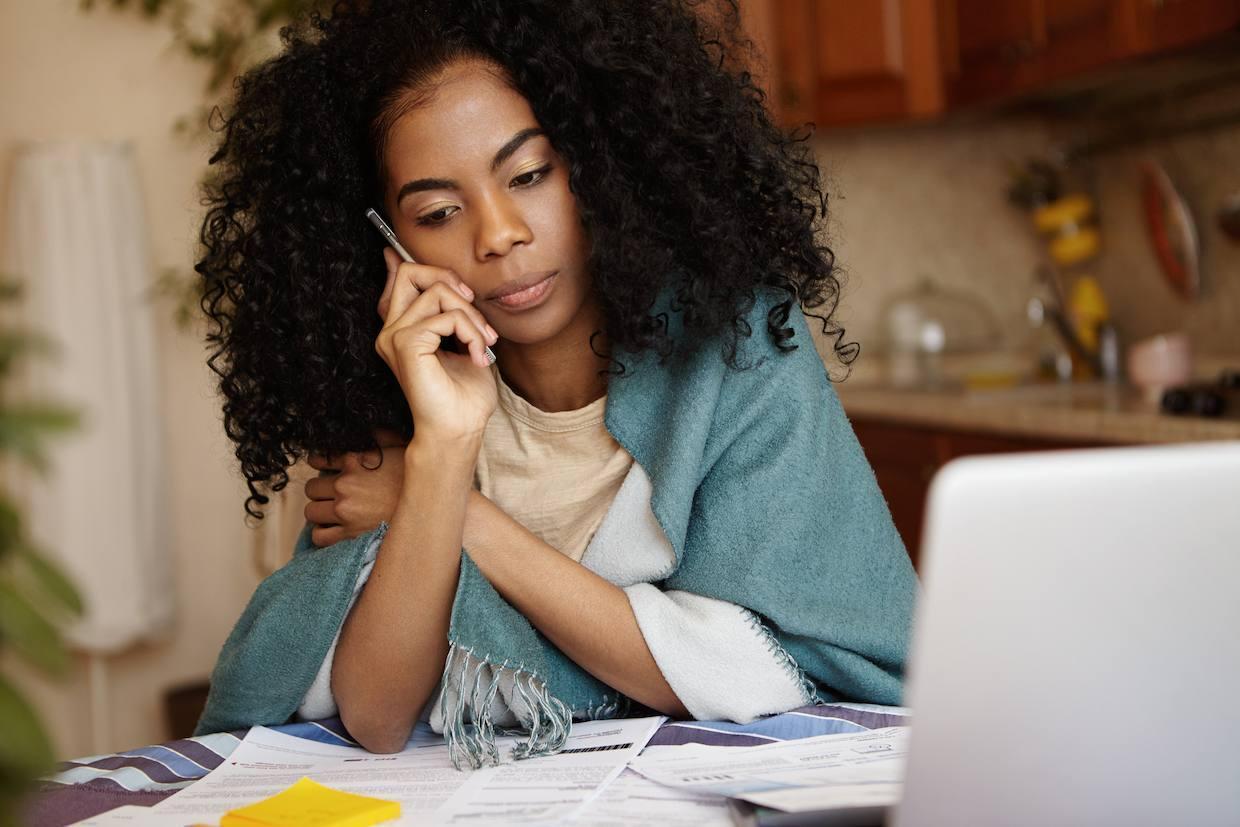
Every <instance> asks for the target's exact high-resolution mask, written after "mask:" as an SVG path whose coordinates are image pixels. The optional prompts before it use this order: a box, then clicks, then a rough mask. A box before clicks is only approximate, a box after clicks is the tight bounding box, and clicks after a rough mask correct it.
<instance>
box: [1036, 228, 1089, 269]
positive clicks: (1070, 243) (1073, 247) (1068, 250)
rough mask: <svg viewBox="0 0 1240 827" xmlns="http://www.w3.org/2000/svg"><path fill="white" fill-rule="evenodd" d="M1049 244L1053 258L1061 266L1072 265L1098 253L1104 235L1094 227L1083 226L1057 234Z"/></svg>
mask: <svg viewBox="0 0 1240 827" xmlns="http://www.w3.org/2000/svg"><path fill="white" fill-rule="evenodd" d="M1048 246H1049V248H1050V251H1051V258H1053V259H1054V260H1055V263H1056V264H1058V265H1059V266H1060V267H1071V266H1072V265H1074V264H1080V263H1081V262H1082V261H1089V260H1090V259H1091V258H1093V257H1094V256H1096V255H1098V250H1099V249H1101V247H1102V236H1100V235H1099V234H1098V231H1097V230H1095V229H1094V228H1092V227H1081V228H1079V229H1077V230H1076V231H1075V232H1071V233H1065V234H1064V235H1060V236H1056V237H1055V238H1053V239H1052V240H1051V243H1050V244H1049V245H1048Z"/></svg>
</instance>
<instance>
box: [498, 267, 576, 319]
mask: <svg viewBox="0 0 1240 827" xmlns="http://www.w3.org/2000/svg"><path fill="white" fill-rule="evenodd" d="M559 275H560V274H559V272H555V273H552V274H551V275H549V276H547V277H546V278H545V279H543V280H542V281H540V282H538V284H535V285H533V286H531V287H527V288H525V289H524V290H521V291H519V292H517V293H509V294H508V295H507V296H500V297H498V298H494V299H491V301H493V302H495V303H496V304H498V305H499V306H500V307H503V308H505V309H507V310H529V309H530V308H532V307H536V306H538V305H539V304H541V303H542V302H543V300H544V299H546V298H547V296H549V295H551V288H553V287H554V286H555V282H556V278H557V277H558V276H559Z"/></svg>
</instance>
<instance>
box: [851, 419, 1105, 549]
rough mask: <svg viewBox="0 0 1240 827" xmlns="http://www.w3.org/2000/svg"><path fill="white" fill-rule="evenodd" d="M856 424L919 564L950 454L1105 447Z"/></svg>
mask: <svg viewBox="0 0 1240 827" xmlns="http://www.w3.org/2000/svg"><path fill="white" fill-rule="evenodd" d="M852 424H853V430H854V431H855V432H856V434H857V439H858V440H859V441H860V443H861V447H862V449H863V450H864V451H865V455H866V458H867V459H868V460H869V461H870V465H871V466H872V467H873V469H874V476H875V477H876V478H877V480H878V487H879V488H881V489H882V492H883V496H884V497H885V498H886V499H887V506H888V508H890V509H891V517H892V519H893V520H894V521H895V524H896V529H897V530H898V531H899V532H900V537H901V538H902V539H903V540H904V545H905V547H906V548H908V553H909V557H911V558H912V560H913V565H914V567H916V566H917V565H918V562H919V561H918V554H919V552H920V549H921V530H922V523H923V521H924V518H925V505H926V494H927V492H928V491H929V489H930V480H931V479H933V478H934V475H935V473H937V472H938V470H939V468H941V467H942V466H943V465H944V464H946V463H947V462H948V461H949V460H953V459H956V458H957V457H966V456H975V455H979V454H1007V453H1016V452H1022V451H1054V450H1062V449H1066V448H1095V447H1099V445H1098V444H1097V443H1087V442H1066V441H1062V440H1049V439H1035V438H1020V437H1007V436H995V435H992V434H981V433H974V432H970V431H953V430H946V429H937V428H923V427H917V426H911V425H900V424H894V423H890V422H885V421H881V420H873V419H864V418H855V419H854V420H853V423H852Z"/></svg>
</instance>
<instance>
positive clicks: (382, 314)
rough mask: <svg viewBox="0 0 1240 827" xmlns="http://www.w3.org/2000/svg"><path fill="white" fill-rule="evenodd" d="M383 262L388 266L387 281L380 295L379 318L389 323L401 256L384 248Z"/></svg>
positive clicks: (390, 249)
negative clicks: (390, 306)
mask: <svg viewBox="0 0 1240 827" xmlns="http://www.w3.org/2000/svg"><path fill="white" fill-rule="evenodd" d="M383 262H384V264H385V265H386V266H387V280H386V281H385V282H384V283H383V292H382V293H381V294H380V295H379V304H378V311H379V318H380V319H382V320H384V321H387V314H388V304H389V303H390V302H391V300H392V285H393V284H394V283H395V281H396V270H397V268H398V267H399V266H400V255H399V254H398V253H397V252H396V251H395V250H393V249H392V248H391V247H384V248H383Z"/></svg>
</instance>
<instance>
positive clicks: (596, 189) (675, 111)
mask: <svg viewBox="0 0 1240 827" xmlns="http://www.w3.org/2000/svg"><path fill="white" fill-rule="evenodd" d="M280 39H281V42H282V44H283V48H282V49H281V51H280V53H279V54H278V55H277V56H276V57H274V58H272V59H271V60H269V61H267V62H265V63H263V64H261V65H259V66H257V67H255V68H254V69H252V70H250V71H249V72H248V73H246V74H245V75H243V76H242V77H240V78H238V79H237V81H236V84H235V86H236V94H235V96H234V99H233V102H232V104H231V105H230V107H229V111H228V114H223V113H221V112H219V111H218V110H217V111H216V113H214V115H215V117H214V118H213V123H212V127H213V129H215V130H217V131H219V132H221V133H222V136H221V138H220V141H219V144H218V146H217V148H216V150H215V152H214V153H213V154H212V156H211V158H210V163H211V164H212V165H219V166H218V167H215V168H213V169H212V170H211V174H210V176H209V177H208V179H207V183H205V184H204V187H203V200H202V203H203V204H204V206H206V207H207V211H206V215H205V218H204V220H203V225H202V231H201V243H202V253H201V258H200V259H199V260H198V261H197V262H196V264H195V270H196V271H197V272H198V273H199V274H200V275H201V276H202V279H203V285H202V286H203V298H202V302H201V306H202V309H203V311H204V312H205V313H206V315H207V317H208V319H209V320H210V323H211V325H210V329H209V331H208V334H207V337H206V340H207V342H208V344H209V346H210V358H209V359H208V364H209V366H210V367H211V369H212V370H213V371H214V372H215V373H216V374H217V375H218V376H219V377H220V382H219V387H220V391H221V393H222V395H223V397H224V427H225V432H226V433H227V435H228V437H229V438H230V439H232V440H233V442H234V443H235V444H236V446H237V447H236V456H237V458H238V459H239V460H240V461H241V470H242V473H243V474H244V476H245V478H246V481H247V484H248V486H249V490H250V496H249V498H248V499H247V500H246V503H245V509H246V511H247V513H248V514H250V515H251V516H253V517H254V518H256V519H262V517H263V514H262V511H261V510H260V509H259V508H258V507H257V506H261V505H264V504H266V503H267V502H268V498H267V497H266V496H264V494H263V493H262V492H261V491H260V489H259V486H262V485H265V486H267V487H268V488H269V490H271V491H280V490H281V489H283V488H284V487H285V486H286V485H287V484H288V480H289V477H288V474H287V469H288V468H289V467H290V466H291V465H292V464H294V463H295V462H297V461H298V460H299V459H300V458H301V457H303V456H304V455H305V454H307V453H309V452H322V453H326V454H337V453H342V452H346V451H361V450H369V449H373V448H374V447H376V442H375V437H374V433H373V431H374V429H375V428H378V427H386V428H390V429H393V430H395V431H397V432H398V433H402V434H404V435H405V436H410V435H411V433H412V427H411V423H410V422H409V419H410V417H409V412H408V404H407V402H406V401H405V399H404V397H403V395H402V393H401V391H400V387H399V385H398V383H397V382H396V379H395V377H394V376H393V375H392V372H391V371H390V370H389V368H388V367H387V366H386V365H385V364H384V362H383V361H382V360H381V359H380V358H379V356H378V354H377V353H376V351H375V347H374V341H375V338H376V336H377V335H378V332H379V330H380V328H381V326H382V323H381V320H380V319H379V317H378V315H377V313H376V312H375V306H376V302H377V300H378V296H379V293H380V292H381V290H382V288H383V284H384V281H385V278H386V271H385V268H384V266H383V264H382V261H383V259H382V255H381V249H382V246H383V240H382V238H381V237H380V236H379V235H378V234H377V233H376V232H375V231H374V228H373V227H371V226H370V225H369V224H368V223H367V222H366V220H365V219H364V217H363V214H364V212H365V208H366V207H367V206H369V205H371V204H374V203H379V202H381V197H380V195H379V194H380V193H381V192H382V188H381V186H380V179H379V174H380V173H379V171H380V169H381V166H380V164H379V159H380V158H381V157H382V144H383V140H384V136H385V130H386V127H387V125H388V123H389V122H390V120H391V117H390V115H391V111H392V107H393V104H394V102H395V101H396V100H398V99H399V97H400V95H401V93H402V92H405V91H408V90H410V89H416V88H418V87H419V85H420V84H422V83H425V82H426V81H427V80H428V79H430V78H433V77H434V76H435V73H436V72H437V71H439V70H441V69H443V68H445V67H446V66H447V65H448V64H449V63H451V62H453V61H454V60H457V59H460V58H465V57H470V58H479V57H481V58H484V59H487V60H489V61H491V62H493V63H494V64H496V65H498V66H499V67H501V68H502V69H503V70H504V72H505V73H506V75H507V78H508V79H509V81H510V82H511V83H512V84H513V85H514V87H515V88H516V89H518V90H519V91H520V92H521V93H522V94H523V95H524V96H525V97H526V98H527V99H528V100H529V103H530V106H531V108H532V110H533V112H534V114H535V116H536V117H537V119H538V121H539V124H540V125H541V126H542V128H543V129H544V130H545V131H546V134H547V136H548V138H549V139H550V141H551V143H552V145H553V146H554V147H555V149H556V150H557V151H558V152H559V153H560V155H561V156H562V157H563V158H564V160H565V163H566V164H567V165H568V169H569V186H570V188H571V190H572V192H573V193H574V194H575V196H576V198H577V201H578V204H579V208H580V212H581V218H582V221H583V223H584V225H585V229H586V231H587V234H588V236H589V238H590V241H591V250H590V259H589V263H588V268H589V272H590V273H591V277H592V279H593V284H594V286H595V292H596V295H597V296H598V300H599V302H600V305H601V310H602V313H603V318H604V320H605V325H606V334H607V337H608V339H609V340H610V342H611V343H612V345H613V348H615V349H625V350H628V351H630V352H632V353H639V352H642V351H645V350H650V349H654V350H657V352H658V353H659V356H660V361H661V362H662V361H663V360H665V359H666V358H668V356H669V355H670V354H671V353H672V351H673V350H674V348H675V344H674V343H673V342H671V341H670V337H669V336H668V334H667V324H666V322H667V319H666V317H665V316H663V315H662V314H658V315H652V313H651V310H652V308H653V307H654V304H655V301H656V297H657V296H658V295H659V294H660V293H661V292H662V291H663V290H664V289H665V288H671V289H672V290H673V291H674V294H673V295H674V297H675V298H674V301H673V304H672V306H671V307H672V309H673V310H675V311H677V312H683V321H684V325H683V327H684V330H685V331H686V333H689V332H696V333H700V334H702V335H704V336H709V335H715V334H722V337H723V341H724V342H725V343H726V347H725V350H726V355H725V359H726V361H727V363H728V364H729V365H730V366H731V367H733V368H736V367H737V365H736V364H735V361H734V357H735V353H736V341H737V337H738V335H740V333H741V331H742V330H743V332H744V335H745V336H749V335H750V334H751V333H752V331H751V330H749V329H748V328H749V325H748V324H746V323H745V321H744V318H743V317H744V316H745V315H747V314H748V312H749V311H750V310H752V308H753V306H754V302H755V300H756V292H755V290H756V288H757V287H759V286H762V285H765V286H770V287H774V288H777V289H779V290H781V291H784V292H786V293H787V294H788V298H787V300H785V301H783V302H782V303H779V304H777V305H775V306H774V307H773V308H772V309H771V310H770V313H769V315H768V320H767V329H768V333H769V335H770V336H771V337H772V339H773V340H774V342H775V344H776V345H777V346H778V348H779V349H780V350H781V351H789V350H795V349H796V348H797V345H795V344H791V343H789V342H787V340H788V339H790V338H792V337H793V330H792V328H790V327H787V326H786V323H787V321H788V316H789V314H790V313H791V312H792V307H793V302H794V301H796V302H797V303H798V304H799V305H801V306H804V307H805V308H815V307H821V306H824V305H825V310H826V313H825V315H820V314H817V313H809V315H812V316H815V317H816V318H819V319H821V320H822V323H823V331H824V333H826V334H828V335H830V336H831V337H832V338H833V340H834V350H835V355H836V357H837V358H838V359H839V360H840V361H841V362H843V363H844V364H845V365H847V364H850V363H851V362H852V360H853V359H854V358H855V356H856V345H854V344H851V343H844V341H843V329H842V328H841V327H839V326H838V324H836V323H835V322H834V321H832V319H831V318H830V317H831V316H832V315H833V314H834V312H835V309H836V305H837V303H838V300H839V290H840V282H839V279H838V277H837V274H836V272H835V267H834V256H833V255H832V253H831V250H830V249H829V247H828V246H826V244H825V243H824V242H823V241H822V240H820V238H819V231H820V230H821V228H822V227H821V224H820V222H821V221H823V220H825V217H826V208H827V198H826V195H825V193H824V192H823V190H822V188H821V185H820V183H819V171H818V167H817V165H816V164H815V163H814V160H813V155H812V152H811V151H810V150H809V148H808V146H807V144H806V140H807V138H808V137H809V133H810V131H812V130H811V129H809V128H803V129H801V130H799V131H798V132H797V133H792V134H787V133H785V132H783V131H781V130H780V129H779V128H778V127H777V126H775V125H774V124H773V123H772V121H771V118H770V115H769V113H768V112H767V110H766V108H765V104H764V94H763V92H762V91H761V89H760V88H759V87H758V86H757V85H756V83H755V81H754V78H753V76H752V75H751V74H750V72H749V70H748V68H747V67H748V66H752V65H755V63H754V61H755V60H757V50H756V48H755V47H754V45H753V43H752V41H750V40H749V39H747V38H746V37H745V36H744V34H743V32H742V30H741V25H740V14H739V10H738V7H737V3H736V0H607V2H599V0H370V2H365V0H354V1H353V2H349V1H348V0H341V2H336V3H335V4H334V5H333V6H332V8H331V11H330V14H321V13H318V12H314V13H311V14H310V15H308V16H307V17H306V18H305V19H303V20H301V21H298V22H297V23H294V24H291V25H289V26H286V27H284V28H283V29H282V30H281V32H280ZM591 342H593V339H591ZM591 347H592V348H593V344H591ZM599 355H603V354H599ZM607 356H608V359H609V360H610V362H612V363H616V364H617V365H618V371H616V372H618V373H623V372H624V365H623V362H621V361H620V360H618V359H616V358H614V357H613V356H611V355H610V354H608V355H607Z"/></svg>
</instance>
